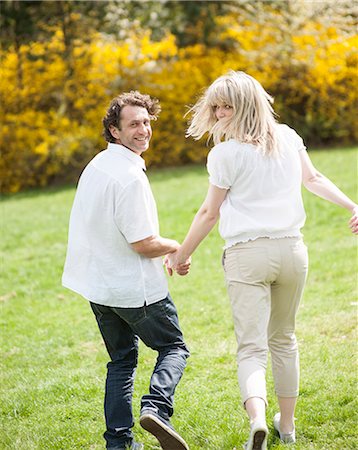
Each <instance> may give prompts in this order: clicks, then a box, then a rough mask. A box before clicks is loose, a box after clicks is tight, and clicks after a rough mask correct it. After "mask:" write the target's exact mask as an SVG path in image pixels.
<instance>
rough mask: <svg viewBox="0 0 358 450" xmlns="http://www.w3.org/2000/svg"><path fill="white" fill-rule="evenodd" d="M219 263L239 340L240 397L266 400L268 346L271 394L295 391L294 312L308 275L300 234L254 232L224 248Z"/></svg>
mask: <svg viewBox="0 0 358 450" xmlns="http://www.w3.org/2000/svg"><path fill="white" fill-rule="evenodd" d="M223 266H224V270H225V278H226V284H227V288H228V293H229V297H230V302H231V307H232V314H233V320H234V327H235V334H236V339H237V343H238V351H237V363H238V378H239V385H240V391H241V396H242V401H243V403H244V404H245V402H246V401H247V400H248V399H249V398H252V397H260V398H262V399H263V400H264V401H265V402H266V404H267V395H266V379H265V378H266V365H267V354H268V350H270V353H271V358H272V372H273V378H274V383H275V390H276V394H277V395H278V396H279V397H297V396H298V391H299V356H298V346H297V340H296V336H295V318H296V313H297V309H298V305H299V302H300V299H301V297H302V293H303V289H304V286H305V282H306V277H307V270H308V255H307V247H306V246H305V244H304V243H303V241H302V239H301V238H282V239H268V238H259V239H256V240H254V241H249V242H246V243H239V244H236V245H235V246H233V247H230V248H229V249H227V250H226V251H225V252H224V255H223Z"/></svg>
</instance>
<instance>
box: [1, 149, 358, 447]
mask: <svg viewBox="0 0 358 450" xmlns="http://www.w3.org/2000/svg"><path fill="white" fill-rule="evenodd" d="M149 151H150V152H153V151H154V150H153V149H152V150H149ZM357 151H358V148H355V149H352V150H349V151H348V150H344V149H340V150H336V151H335V150H333V151H332V150H330V151H319V152H311V158H312V160H313V162H314V163H315V165H316V167H317V168H318V169H319V170H320V171H322V172H323V173H324V174H325V175H327V176H329V177H330V178H331V179H332V180H333V181H334V182H335V183H337V184H338V186H340V187H341V188H342V189H343V190H344V191H345V192H346V193H347V194H348V195H350V196H354V195H355V194H356V192H357V176H356V175H357V174H356V171H355V167H354V164H352V161H353V160H354V158H356V156H357ZM148 173H149V177H150V180H151V184H152V186H153V191H154V195H155V197H156V199H157V204H158V210H159V219H160V225H161V232H162V235H163V236H166V237H169V238H173V239H178V240H179V241H181V240H182V239H183V238H184V236H185V234H186V232H187V230H188V228H189V225H190V222H191V220H192V218H193V216H194V214H195V212H196V211H197V209H198V207H199V206H200V204H201V202H202V201H203V199H204V197H205V193H206V189H207V183H208V181H207V173H206V170H205V168H204V167H198V166H196V167H194V166H190V167H185V168H183V167H182V168H176V169H164V170H163V169H161V170H153V169H150V170H149V171H148ZM73 196H74V189H73V188H71V189H56V190H55V189H51V190H49V189H46V190H41V191H40V190H38V191H32V192H25V193H20V194H16V195H12V196H8V197H7V198H5V199H4V201H3V203H2V211H3V214H4V217H6V221H4V223H3V226H2V239H1V241H0V246H1V248H0V251H1V254H0V255H1V259H2V261H3V265H4V270H3V271H2V272H1V274H0V276H1V288H0V307H1V318H0V323H1V324H0V326H1V333H0V337H1V339H2V342H1V357H0V365H1V369H0V378H1V392H0V414H1V426H0V442H1V446H0V447H1V449H2V450H18V449H23V450H77V449H78V450H80V449H82V450H83V449H86V450H100V449H103V448H104V440H103V438H102V433H103V431H104V417H103V392H104V380H105V371H106V369H105V366H106V362H107V361H108V356H107V354H106V350H105V348H104V345H103V344H102V341H101V336H100V333H99V331H98V329H97V325H96V323H95V319H94V317H93V314H92V312H91V311H90V308H89V306H88V304H87V302H86V301H85V300H83V299H81V298H80V297H78V296H77V295H75V294H74V293H72V292H70V291H68V290H66V289H63V288H62V287H61V284H60V277H61V273H62V268H63V262H64V257H65V251H66V238H67V228H68V218H69V212H70V208H71V204H72V201H73ZM304 200H305V205H306V212H307V222H306V226H305V227H304V230H303V232H304V235H305V236H304V238H305V241H306V244H307V245H308V248H309V253H310V273H309V279H308V283H307V287H306V291H305V295H304V298H303V301H302V303H301V306H300V310H299V314H298V319H297V337H298V342H299V345H300V360H301V361H300V363H301V395H300V397H299V401H298V407H297V411H296V417H297V420H296V428H297V444H296V445H295V446H294V449H295V450H323V449H325V450H328V449H330V450H338V449H339V450H353V449H356V448H357V445H356V444H357V412H358V408H357V398H358V397H357V383H356V381H357V380H356V370H355V369H356V364H357V335H356V331H357V318H356V314H357V303H356V300H357V284H356V281H357V280H356V264H355V261H356V260H355V258H356V237H354V236H353V235H351V233H350V230H349V228H348V226H347V222H348V219H349V213H348V212H347V211H345V210H343V209H341V208H338V207H337V206H334V205H332V204H329V203H328V202H324V201H323V200H321V199H319V198H317V197H316V196H314V195H312V194H310V193H308V192H307V191H304ZM222 245H223V241H222V239H221V238H220V237H219V235H218V233H217V231H216V230H214V231H212V232H211V234H210V235H209V236H208V238H206V239H205V241H204V242H203V243H202V244H201V245H200V247H199V248H198V249H197V251H196V252H195V254H194V255H193V263H192V267H191V272H190V274H189V275H188V276H187V277H185V278H182V277H178V276H174V277H173V278H171V279H170V280H169V282H170V291H171V294H172V296H173V299H174V301H175V303H176V305H177V308H178V311H179V319H180V324H181V327H182V329H183V333H184V336H185V339H186V342H187V344H188V346H189V348H190V351H191V357H190V358H189V360H188V367H187V369H186V370H185V372H184V376H183V378H182V380H181V382H180V384H179V386H178V388H177V391H176V396H175V404H174V408H175V413H174V416H173V424H174V426H175V427H176V428H177V429H178V431H179V432H180V433H181V434H182V435H183V437H184V438H185V439H186V440H187V441H188V444H189V446H190V449H191V450H232V449H233V448H236V449H241V448H242V446H243V444H244V442H245V441H246V439H247V436H248V429H249V423H248V420H247V419H246V414H245V412H244V409H243V408H242V406H241V400H240V395H239V389H238V382H237V375H236V357H235V353H236V343H235V336H234V329H233V324H232V318H231V312H230V306H229V301H228V297H227V293H226V289H225V283H224V276H223V273H222V268H221V264H220V260H221V253H222V250H221V248H222ZM155 359H156V353H155V352H153V351H151V350H150V349H147V348H145V347H144V346H143V345H141V346H140V358H139V367H138V370H137V375H136V382H135V396H134V414H135V418H136V425H135V427H134V432H135V434H136V438H137V439H138V441H140V442H143V443H144V444H145V449H146V450H159V447H158V445H156V444H155V442H156V441H155V439H154V438H152V437H151V436H150V435H149V434H148V433H146V432H144V431H143V430H142V429H141V428H140V426H139V425H138V416H139V407H140V397H141V395H143V394H144V393H146V392H147V389H148V384H149V379H150V374H151V371H152V369H153V367H154V364H155ZM268 399H269V405H268V409H267V420H268V426H269V429H270V436H269V448H270V449H272V450H274V449H275V450H285V449H286V450H287V448H288V447H287V446H285V445H282V444H280V443H279V440H278V438H277V436H276V435H275V433H274V431H273V427H272V417H273V415H274V413H275V412H277V402H276V400H275V395H274V389H273V382H272V377H271V373H270V369H269V370H268Z"/></svg>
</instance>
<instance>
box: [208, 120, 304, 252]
mask: <svg viewBox="0 0 358 450" xmlns="http://www.w3.org/2000/svg"><path fill="white" fill-rule="evenodd" d="M277 138H278V143H279V149H280V155H279V156H278V157H273V156H267V155H263V153H262V152H261V151H260V148H259V147H257V146H254V145H251V144H244V143H240V142H238V141H236V140H235V139H230V140H228V141H226V142H222V143H220V144H218V145H216V146H215V147H213V149H212V150H211V151H210V153H209V155H208V161H207V169H208V172H209V181H210V183H211V184H213V185H214V186H217V187H219V188H222V189H228V193H227V196H226V198H225V200H224V202H223V204H222V205H221V208H220V223H219V232H220V235H221V236H222V238H223V239H225V248H229V247H231V246H232V245H235V244H237V243H239V242H247V241H250V240H254V239H257V238H260V237H268V238H273V239H274V238H283V237H294V236H301V232H300V229H301V228H302V226H303V225H304V223H305V219H306V215H305V210H304V206H303V201H302V195H301V182H302V169H301V163H300V157H299V152H300V151H301V150H305V149H306V147H305V145H304V143H303V140H302V139H301V137H300V136H298V134H297V133H296V132H295V131H294V130H293V129H292V128H290V127H288V126H287V125H277Z"/></svg>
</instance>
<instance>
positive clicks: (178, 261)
mask: <svg viewBox="0 0 358 450" xmlns="http://www.w3.org/2000/svg"><path fill="white" fill-rule="evenodd" d="M164 265H165V267H166V269H167V272H168V274H169V275H170V276H172V275H173V270H175V272H176V273H177V274H178V275H181V276H184V275H187V274H188V273H189V269H190V265H191V257H190V256H189V258H184V257H183V256H182V255H181V254H180V248H179V249H178V250H176V251H175V252H173V253H168V254H167V255H166V256H165V258H164Z"/></svg>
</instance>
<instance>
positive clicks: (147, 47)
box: [0, 16, 358, 192]
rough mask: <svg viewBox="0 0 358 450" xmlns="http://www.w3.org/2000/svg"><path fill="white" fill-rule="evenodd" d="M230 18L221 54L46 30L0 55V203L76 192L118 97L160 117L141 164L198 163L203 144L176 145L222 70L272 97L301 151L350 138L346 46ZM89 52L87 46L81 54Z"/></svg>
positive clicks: (333, 33)
mask: <svg viewBox="0 0 358 450" xmlns="http://www.w3.org/2000/svg"><path fill="white" fill-rule="evenodd" d="M240 20H241V19H239V20H238V19H237V18H236V17H230V16H227V17H221V18H220V19H218V30H220V33H221V34H220V38H221V39H222V40H223V42H224V41H227V42H230V45H229V46H228V47H227V48H226V49H225V48H224V47H222V48H219V47H217V48H205V47H203V46H202V45H193V46H190V47H185V48H178V47H177V45H176V42H175V38H174V36H173V35H171V34H167V35H166V36H165V37H164V38H163V39H162V40H161V41H159V42H153V41H151V39H150V34H149V32H147V31H142V32H140V33H136V34H133V35H132V36H130V38H128V39H126V40H124V41H117V40H115V39H114V38H113V37H108V36H103V35H101V34H99V33H98V34H93V35H91V36H87V43H83V42H81V41H80V40H76V41H75V42H73V45H72V47H71V49H70V51H69V49H68V48H66V47H65V44H64V37H63V33H62V31H61V30H60V29H54V30H53V34H52V38H51V39H50V40H49V41H48V42H33V43H31V44H27V45H22V46H21V47H20V49H15V48H14V47H10V48H9V49H7V50H6V51H5V50H3V51H2V52H1V59H2V65H1V77H0V100H1V105H0V117H1V124H2V129H1V141H0V142H1V162H0V170H1V177H2V189H3V192H17V191H19V190H21V189H24V188H29V187H37V186H46V185H49V184H51V183H54V182H64V181H76V180H77V178H78V175H79V173H80V172H81V170H82V169H83V166H84V165H85V164H86V162H87V161H88V160H90V159H91V158H92V157H93V156H94V155H95V154H96V153H97V152H98V151H100V150H101V149H103V148H105V146H106V143H105V142H104V139H103V138H102V137H101V132H102V125H101V119H102V117H103V115H104V112H105V110H106V108H107V106H108V104H109V101H110V100H111V99H112V97H114V96H115V95H117V94H119V93H120V92H123V91H127V90H130V89H138V90H140V91H142V92H143V93H148V94H150V95H152V96H155V97H157V98H158V99H159V100H160V102H161V105H162V113H161V115H160V116H159V119H158V121H157V122H155V123H153V138H152V143H151V149H150V151H149V152H148V153H147V154H146V155H145V159H146V162H147V165H153V166H166V165H179V164H186V163H192V162H194V163H195V162H202V161H204V160H205V157H206V154H207V152H208V146H207V144H206V142H205V139H203V140H202V141H200V142H194V141H193V140H192V139H186V138H185V129H186V127H187V120H188V118H187V117H186V118H185V117H184V114H185V113H186V112H187V110H188V107H189V106H190V105H192V104H193V103H194V102H195V101H196V99H197V97H198V95H199V94H200V93H201V92H202V90H203V89H204V88H205V87H206V86H207V85H208V84H210V83H211V81H212V80H213V79H215V78H216V77H217V76H219V75H221V74H223V73H225V72H226V71H227V70H228V69H234V70H245V71H247V72H248V73H250V74H251V75H253V76H255V77H257V78H258V79H259V80H260V81H261V82H262V83H263V85H264V86H265V88H266V89H267V90H268V91H269V92H270V93H271V94H272V95H274V96H275V98H276V109H277V110H278V112H279V115H280V120H281V121H284V122H287V123H289V124H290V125H291V126H294V127H295V128H296V129H297V130H298V131H299V132H300V133H301V134H302V135H303V136H304V137H305V139H306V141H307V142H308V143H309V144H312V143H314V144H319V143H325V144H327V143H332V144H333V143H339V144H344V143H350V142H353V141H354V140H355V139H357V137H358V136H357V130H356V128H355V126H354V115H355V113H356V108H357V103H356V102H357V98H356V91H355V86H356V85H357V70H356V68H357V53H356V48H357V38H356V37H352V36H339V35H338V34H337V30H335V29H334V28H333V27H331V28H324V27H322V26H321V25H320V24H315V23H312V22H311V23H307V24H306V25H305V27H303V28H301V29H300V30H299V32H297V33H296V34H295V33H291V34H290V35H289V36H286V39H287V41H286V42H285V45H286V47H285V49H286V50H285V51H283V50H282V48H283V47H282V40H280V39H281V37H282V36H281V37H280V35H279V34H277V33H275V32H274V31H275V30H274V29H273V26H271V27H270V24H267V26H266V27H265V28H264V29H262V27H259V25H258V24H257V23H254V22H250V21H247V19H245V21H243V19H242V20H241V22H240ZM88 42H89V43H88Z"/></svg>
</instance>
